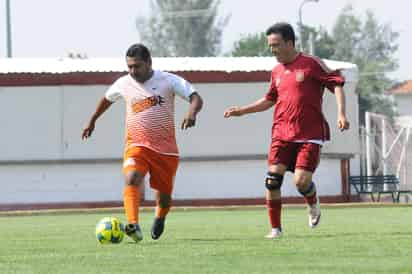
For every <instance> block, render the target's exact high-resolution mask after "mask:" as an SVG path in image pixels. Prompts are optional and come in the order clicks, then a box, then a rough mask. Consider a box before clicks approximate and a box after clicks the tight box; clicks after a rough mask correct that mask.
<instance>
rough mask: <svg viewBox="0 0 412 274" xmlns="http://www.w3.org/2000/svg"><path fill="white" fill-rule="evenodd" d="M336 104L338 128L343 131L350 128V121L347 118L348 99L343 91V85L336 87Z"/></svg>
mask: <svg viewBox="0 0 412 274" xmlns="http://www.w3.org/2000/svg"><path fill="white" fill-rule="evenodd" d="M334 92H335V96H336V105H337V106H338V120H337V124H338V128H339V129H340V130H341V131H344V130H346V129H349V121H348V119H347V118H346V100H345V94H344V93H343V88H342V86H336V87H335V90H334Z"/></svg>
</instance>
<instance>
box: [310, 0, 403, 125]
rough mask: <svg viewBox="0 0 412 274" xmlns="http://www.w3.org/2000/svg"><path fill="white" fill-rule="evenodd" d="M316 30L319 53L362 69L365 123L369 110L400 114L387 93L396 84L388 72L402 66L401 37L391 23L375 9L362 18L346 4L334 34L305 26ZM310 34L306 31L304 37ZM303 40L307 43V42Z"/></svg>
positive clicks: (361, 100) (361, 98) (360, 90)
mask: <svg viewBox="0 0 412 274" xmlns="http://www.w3.org/2000/svg"><path fill="white" fill-rule="evenodd" d="M307 31H313V32H314V35H315V37H316V38H315V55H317V56H319V57H321V58H325V59H333V60H341V61H346V62H351V63H355V64H356V65H357V66H358V69H359V74H360V75H359V82H358V87H357V92H358V94H359V107H360V112H359V115H360V117H359V119H360V122H361V123H362V124H363V123H364V116H365V111H371V112H375V113H381V114H384V115H387V116H389V117H390V118H393V116H394V115H396V113H395V111H394V106H393V102H392V100H391V99H390V98H389V97H388V96H386V95H385V94H384V92H385V90H387V89H388V88H389V87H391V86H392V85H393V84H394V81H393V80H391V79H390V78H389V77H388V73H389V72H392V71H394V70H395V69H396V68H397V67H398V63H397V60H396V59H395V57H394V55H395V52H396V51H397V49H398V45H397V42H396V41H397V38H398V36H399V34H398V33H397V32H394V31H393V30H392V28H391V26H390V25H388V24H379V22H378V21H377V19H376V17H375V16H374V14H373V13H372V12H371V11H367V12H366V18H365V20H364V21H362V20H361V19H360V18H359V17H358V16H356V15H355V14H354V11H353V8H352V6H351V5H348V6H346V7H345V8H344V9H343V10H342V12H341V14H340V15H339V17H338V18H337V20H336V23H335V25H334V27H333V30H332V32H331V34H328V33H327V32H326V31H325V30H324V29H322V28H320V29H319V30H313V29H309V28H303V32H304V33H305V32H307ZM307 36H308V35H307V34H305V36H303V35H302V37H303V40H304V39H305V37H307ZM303 44H306V43H305V42H303Z"/></svg>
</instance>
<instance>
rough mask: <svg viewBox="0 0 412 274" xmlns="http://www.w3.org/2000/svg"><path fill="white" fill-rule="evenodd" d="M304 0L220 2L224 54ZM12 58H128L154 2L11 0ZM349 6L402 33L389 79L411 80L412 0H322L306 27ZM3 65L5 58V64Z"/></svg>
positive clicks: (0, 43) (294, 11) (329, 20)
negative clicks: (77, 55) (75, 54)
mask: <svg viewBox="0 0 412 274" xmlns="http://www.w3.org/2000/svg"><path fill="white" fill-rule="evenodd" d="M302 1H303V0H288V1H277V0H253V1H241V0H221V3H220V6H219V14H220V16H225V15H230V20H229V23H228V24H227V26H226V27H225V29H224V32H223V36H222V54H223V53H226V52H229V51H230V50H231V48H232V46H233V43H234V42H235V41H236V40H238V39H239V38H240V37H242V36H244V35H246V34H249V33H256V32H261V31H265V30H266V28H267V27H268V26H270V25H271V24H273V23H275V22H278V21H287V22H290V23H291V24H293V25H296V23H297V22H298V20H299V16H298V11H299V6H300V5H301V3H302ZM10 2H11V19H12V46H13V57H16V58H18V57H52V58H54V57H63V56H66V55H67V53H68V52H73V51H74V52H80V53H86V54H87V56H88V57H90V58H93V57H123V56H124V52H125V50H126V48H127V47H128V46H129V45H130V44H132V43H135V42H138V41H139V34H138V31H137V29H136V25H135V21H136V18H137V16H145V15H148V14H149V13H150V6H149V2H150V1H149V0H117V1H113V0H112V1H107V0H106V1H103V0H59V1H56V0H36V1H30V0H10ZM5 3H6V1H5V0H0V22H1V23H0V58H2V57H5V56H6V27H5V25H6V24H5ZM347 4H352V6H353V7H354V10H355V13H356V14H357V15H359V16H360V17H364V15H365V12H366V10H368V9H369V10H371V11H372V12H373V13H374V14H375V15H376V18H377V19H378V21H379V23H380V24H384V23H385V24H386V23H389V24H391V26H392V29H393V30H394V31H397V32H399V33H400V38H399V39H398V43H399V49H398V52H397V54H396V56H395V57H396V58H397V59H398V60H399V65H400V66H399V69H398V70H396V71H395V72H393V73H391V74H390V76H391V77H393V78H394V79H396V80H399V81H403V80H408V79H412V69H411V68H409V62H408V60H409V59H410V56H409V49H411V48H412V20H410V18H409V16H410V10H411V8H412V1H405V0H404V1H401V0H319V1H318V2H308V3H306V4H305V5H304V6H303V8H302V19H303V23H304V24H307V25H310V26H314V27H318V26H324V27H325V28H326V29H328V30H331V29H332V27H333V25H334V23H335V20H336V18H337V16H338V15H339V14H340V12H341V11H342V9H343V7H344V6H345V5H347ZM0 62H1V60H0Z"/></svg>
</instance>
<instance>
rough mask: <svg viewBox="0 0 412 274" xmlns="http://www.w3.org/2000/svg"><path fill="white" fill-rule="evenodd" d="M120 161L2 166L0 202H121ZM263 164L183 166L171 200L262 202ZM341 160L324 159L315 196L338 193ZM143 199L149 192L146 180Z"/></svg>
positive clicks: (287, 189) (291, 192)
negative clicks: (259, 200) (244, 200)
mask: <svg viewBox="0 0 412 274" xmlns="http://www.w3.org/2000/svg"><path fill="white" fill-rule="evenodd" d="M120 171H121V162H120V161H118V162H117V163H116V162H113V163H98V164H92V163H90V164H75V163H66V164H50V163H49V164H30V165H1V166H0V174H1V183H2V194H1V195H0V204H36V203H60V202H66V203H67V202H71V203H72V202H105V201H121V200H122V190H123V178H122V176H121V172H120ZM265 173H266V161H265V160H238V161H210V162H200V163H199V162H185V161H183V162H182V163H181V165H180V167H179V170H178V173H177V176H176V181H175V191H174V198H175V199H177V200H181V199H183V200H187V199H189V200H190V199H221V198H263V197H264V183H263V180H264V177H265ZM291 179H292V174H290V173H288V174H287V176H286V178H285V182H284V185H283V188H282V193H283V195H284V196H287V197H294V196H299V194H298V193H297V191H296V189H295V187H294V185H293V183H292V180H291ZM340 180H341V179H340V160H339V159H322V161H321V164H320V166H319V168H318V170H317V172H316V174H315V177H314V181H315V182H317V184H318V189H319V194H320V195H322V196H323V195H326V196H338V195H340V194H341V191H342V190H341V181H340ZM145 197H146V200H153V199H154V198H153V192H152V190H151V189H150V188H149V187H148V180H146V189H145Z"/></svg>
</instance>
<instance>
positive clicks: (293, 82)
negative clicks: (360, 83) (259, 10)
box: [224, 23, 349, 239]
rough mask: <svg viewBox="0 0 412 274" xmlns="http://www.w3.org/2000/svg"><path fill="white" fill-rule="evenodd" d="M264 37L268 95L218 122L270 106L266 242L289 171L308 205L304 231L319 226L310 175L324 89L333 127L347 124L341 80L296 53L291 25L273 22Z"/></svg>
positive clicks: (321, 127) (320, 137)
mask: <svg viewBox="0 0 412 274" xmlns="http://www.w3.org/2000/svg"><path fill="white" fill-rule="evenodd" d="M266 35H267V41H268V46H269V48H270V50H271V51H272V53H273V55H274V56H275V57H276V59H277V61H278V62H279V64H277V65H276V66H275V67H274V68H273V70H272V75H271V84H270V88H269V91H268V92H267V93H266V95H265V96H264V97H263V98H261V99H259V100H258V101H256V102H254V103H252V104H250V105H246V106H242V107H237V106H234V107H230V108H228V109H227V110H226V111H225V112H224V117H226V118H228V117H231V116H242V115H244V114H248V113H254V112H260V111H265V110H267V109H269V108H271V107H273V106H275V111H274V116H273V125H272V142H271V146H270V150H269V157H268V173H267V177H266V180H265V185H266V188H267V190H266V204H267V208H268V214H269V220H270V224H271V226H272V229H271V231H270V233H269V234H268V235H267V238H271V239H272V238H278V237H280V236H281V234H282V226H281V207H282V203H281V193H280V188H281V185H282V182H283V176H284V174H285V172H286V171H292V172H294V182H295V184H296V187H297V190H298V191H299V192H300V193H301V194H302V195H303V197H304V199H305V201H306V203H307V204H308V208H309V226H310V227H311V228H314V227H316V226H317V225H318V223H319V220H320V216H321V214H320V206H319V199H318V196H317V191H316V186H315V184H314V183H313V182H312V175H313V173H314V172H315V169H316V167H317V166H318V163H319V160H320V149H321V146H322V144H323V143H324V142H325V141H327V140H329V135H330V134H329V126H328V123H327V122H326V120H325V118H324V115H323V113H322V97H323V91H324V88H325V87H327V88H328V89H329V90H330V91H331V92H333V93H334V94H335V96H336V102H337V106H338V113H337V126H338V128H339V129H340V130H341V131H343V130H347V129H348V128H349V122H348V120H347V118H346V112H345V96H344V93H343V88H342V87H343V85H344V82H345V80H344V78H343V77H342V76H341V75H340V73H338V72H337V71H331V70H330V69H329V68H327V67H326V66H325V64H324V63H323V62H322V61H321V60H320V59H319V58H317V57H315V56H311V55H306V54H303V53H301V52H298V51H297V50H296V49H295V33H294V31H293V28H292V26H291V25H289V24H287V23H277V24H275V25H273V26H271V27H270V28H269V29H268V30H267V31H266Z"/></svg>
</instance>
